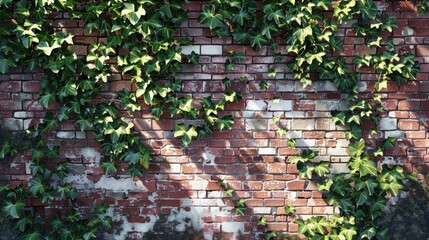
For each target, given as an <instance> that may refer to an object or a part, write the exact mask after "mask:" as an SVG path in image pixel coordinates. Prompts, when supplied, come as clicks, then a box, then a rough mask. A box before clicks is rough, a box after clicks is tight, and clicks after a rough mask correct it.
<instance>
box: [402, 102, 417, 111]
mask: <svg viewBox="0 0 429 240" xmlns="http://www.w3.org/2000/svg"><path fill="white" fill-rule="evenodd" d="M419 109H420V101H410V100H402V101H399V103H398V110H419Z"/></svg>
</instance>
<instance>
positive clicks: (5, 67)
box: [0, 58, 9, 73]
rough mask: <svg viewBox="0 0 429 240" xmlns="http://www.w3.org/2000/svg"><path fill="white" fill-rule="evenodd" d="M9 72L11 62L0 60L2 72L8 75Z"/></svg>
mask: <svg viewBox="0 0 429 240" xmlns="http://www.w3.org/2000/svg"><path fill="white" fill-rule="evenodd" d="M8 70H9V61H8V60H7V59H4V58H1V59H0V72H1V73H6V72H7V71H8Z"/></svg>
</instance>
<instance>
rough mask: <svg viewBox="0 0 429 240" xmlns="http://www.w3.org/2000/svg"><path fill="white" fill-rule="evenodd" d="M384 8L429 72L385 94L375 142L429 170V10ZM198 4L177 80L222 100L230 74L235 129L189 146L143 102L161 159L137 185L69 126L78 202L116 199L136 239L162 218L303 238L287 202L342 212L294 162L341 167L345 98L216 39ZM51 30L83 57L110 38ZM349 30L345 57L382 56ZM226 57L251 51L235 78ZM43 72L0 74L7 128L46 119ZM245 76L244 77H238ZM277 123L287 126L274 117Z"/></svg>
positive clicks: (231, 231)
mask: <svg viewBox="0 0 429 240" xmlns="http://www.w3.org/2000/svg"><path fill="white" fill-rule="evenodd" d="M385 4H387V6H386V9H388V10H389V9H390V11H391V9H394V11H398V12H397V13H398V14H397V21H398V23H400V24H398V25H399V28H398V29H396V30H395V32H394V36H392V37H393V42H394V44H396V45H397V48H398V49H409V50H410V49H411V50H412V51H413V52H415V54H416V60H418V61H419V62H420V64H421V67H422V68H421V70H422V72H421V73H420V74H419V75H418V79H417V80H416V81H413V82H411V83H408V84H405V85H403V86H400V87H398V86H396V85H394V84H393V85H389V89H388V90H386V91H385V92H384V93H383V105H384V107H385V108H386V109H387V111H388V112H387V113H386V115H385V118H383V119H382V120H381V125H380V127H379V130H380V131H379V135H378V136H379V137H380V138H384V137H389V136H395V137H399V138H401V141H400V142H401V145H400V146H399V145H398V147H397V148H395V149H392V150H390V151H388V152H387V153H386V156H385V157H386V158H387V157H389V159H392V160H393V161H396V162H401V163H402V164H404V166H406V167H407V168H408V169H412V170H416V169H418V168H420V169H426V171H427V169H428V168H429V158H428V157H427V156H426V155H427V152H428V150H429V139H428V137H429V136H428V134H427V131H428V128H429V103H428V100H427V99H428V94H429V45H428V39H429V26H428V21H427V18H428V16H429V15H428V14H426V15H423V16H417V15H416V14H415V13H414V12H413V11H414V7H413V5H412V2H411V1H408V2H403V1H400V2H393V3H387V2H386V3H385ZM389 4H390V5H389ZM202 5H204V1H203V2H201V1H193V0H191V1H189V3H187V4H185V5H184V7H185V8H186V9H187V10H188V11H189V16H190V19H189V21H188V22H186V23H184V24H183V25H182V27H181V28H180V29H179V31H178V33H177V35H180V37H187V38H189V39H190V40H193V42H194V43H193V45H191V46H185V47H183V49H182V53H184V54H190V53H191V52H192V51H194V52H196V53H199V54H201V56H200V64H198V65H185V66H184V68H183V70H184V71H183V73H181V74H180V75H179V76H178V78H179V79H181V80H183V86H182V92H183V93H185V94H187V95H189V96H191V95H192V97H193V98H199V99H200V98H201V96H202V95H203V93H204V94H205V93H209V94H212V95H213V96H215V97H219V96H223V95H222V92H223V91H224V90H225V86H224V85H223V83H222V80H223V79H224V78H225V77H229V78H234V79H235V82H234V84H233V86H232V87H231V88H230V89H229V90H236V91H242V93H243V100H242V101H241V102H240V103H237V104H229V105H227V106H226V111H227V113H228V114H232V115H234V116H235V118H236V119H235V124H234V126H233V129H232V130H231V131H223V132H216V133H215V134H214V135H212V136H207V137H204V138H203V139H201V140H195V141H193V142H192V143H191V144H190V146H189V147H186V148H185V147H183V146H182V145H181V142H180V140H178V139H174V138H173V136H172V130H173V127H174V125H175V123H176V122H177V119H172V118H170V117H169V114H165V117H163V118H162V120H155V119H154V118H153V117H152V116H151V115H150V114H149V112H148V108H147V106H142V109H143V110H142V111H141V112H139V113H137V114H138V115H136V116H140V117H137V118H136V119H134V123H135V125H136V129H137V130H138V131H141V135H142V141H143V142H144V143H145V144H147V145H148V146H151V147H153V153H154V155H153V159H154V160H153V161H152V163H151V165H150V168H149V169H148V170H146V172H145V173H144V175H143V176H142V177H138V178H135V179H131V178H130V177H129V176H128V175H127V174H126V168H127V166H126V165H125V164H124V165H121V166H120V168H119V169H120V170H119V172H118V173H117V175H116V176H107V177H106V176H102V175H103V174H102V169H101V167H100V166H99V163H100V161H102V158H103V156H102V155H101V154H100V152H101V149H100V145H99V143H98V142H96V141H95V136H94V134H93V133H91V132H80V131H78V128H76V127H74V126H73V122H68V123H64V124H63V125H62V126H61V127H60V128H59V129H58V131H57V132H54V133H52V134H51V135H49V138H50V141H54V142H57V143H59V144H61V146H62V150H61V156H62V157H63V158H64V160H65V161H69V163H70V169H71V170H73V173H74V175H72V176H69V177H68V179H69V180H70V181H71V182H75V187H77V188H79V189H81V190H82V191H81V194H80V196H79V198H78V201H77V203H78V204H80V205H81V206H82V207H88V206H94V204H99V203H102V202H104V203H107V204H110V206H111V208H112V209H113V211H112V212H113V215H115V216H116V218H115V219H121V221H124V222H126V223H128V224H133V226H135V228H133V229H132V228H130V227H129V228H125V229H128V230H129V231H130V233H127V234H126V236H130V237H131V236H132V234H133V233H135V232H133V231H138V229H146V227H143V226H145V225H143V224H145V223H150V222H153V221H156V219H157V218H156V217H155V216H156V215H158V214H167V215H168V214H171V215H170V216H191V217H192V222H195V223H198V224H196V225H197V226H199V227H200V229H199V230H201V231H202V232H205V233H211V234H212V235H211V236H213V237H214V238H219V239H220V238H222V237H223V238H225V239H234V238H235V237H237V236H238V235H237V234H238V233H237V232H236V230H237V229H238V230H240V232H241V234H242V236H244V237H247V238H248V239H260V238H261V239H262V238H263V237H262V235H263V231H264V229H262V228H260V227H258V226H257V225H256V220H255V219H257V218H258V217H260V216H266V217H267V220H268V227H267V228H268V229H270V230H278V231H287V232H290V233H294V232H297V225H296V224H293V223H292V221H293V219H291V218H290V217H286V216H285V214H284V210H282V209H283V206H284V205H285V204H288V205H294V206H296V208H297V211H298V214H302V215H327V214H333V213H334V212H335V209H334V208H333V207H332V206H329V205H328V204H327V203H326V202H325V201H324V200H323V199H322V194H321V193H320V192H317V189H315V187H314V185H312V183H310V182H309V181H308V180H305V179H300V178H298V176H297V169H296V166H295V165H293V164H291V163H290V161H289V159H290V157H291V156H294V155H297V154H298V153H299V152H300V151H301V150H302V149H306V148H308V147H311V148H314V149H316V150H317V151H319V152H320V154H321V156H320V158H321V159H323V160H327V161H332V162H335V165H334V166H333V167H332V168H333V169H332V170H333V171H335V172H342V171H344V170H345V166H346V161H347V159H348V158H347V151H348V150H347V141H346V140H345V136H344V132H343V130H344V129H343V128H338V127H335V126H334V125H333V123H332V122H331V121H330V111H331V110H334V109H343V108H344V102H345V101H344V99H341V97H344V96H342V95H341V94H340V93H338V90H337V89H336V88H335V87H334V85H333V84H332V83H330V82H325V81H322V80H316V81H315V82H314V85H313V86H311V87H308V88H306V89H304V88H302V87H301V84H300V83H299V81H297V80H294V79H292V77H291V76H290V74H289V73H288V72H287V68H285V66H284V64H279V63H274V60H273V58H272V56H270V54H271V53H270V51H271V50H270V49H269V47H268V46H263V47H262V48H261V49H260V50H257V51H255V50H253V49H252V48H250V47H248V46H245V45H238V44H236V43H233V41H232V40H231V38H225V39H218V38H214V37H213V36H212V35H211V34H210V31H209V29H208V28H206V27H204V26H202V25H200V24H198V23H197V17H198V13H199V11H201V8H202ZM53 24H54V25H55V26H57V28H58V29H61V30H62V31H63V32H71V33H73V34H75V35H76V36H75V38H74V40H75V43H76V46H75V47H73V50H75V51H76V52H77V55H79V56H85V55H86V54H87V49H88V46H89V45H90V44H91V43H94V42H97V41H103V39H102V38H101V37H98V36H97V34H96V33H94V32H93V33H91V34H90V33H88V32H87V31H86V30H84V29H83V28H82V27H81V25H82V23H80V22H77V21H75V20H70V19H62V17H61V16H58V19H55V20H54V21H53ZM342 30H343V31H344V33H346V35H347V36H346V37H345V40H344V43H345V48H344V51H343V52H341V53H338V54H339V55H342V56H351V55H352V54H366V53H374V52H373V51H374V49H370V48H367V47H366V46H364V40H363V39H362V38H356V37H354V35H353V34H352V32H351V31H350V29H342ZM227 50H235V51H237V52H243V53H245V55H246V58H245V61H244V62H243V63H240V64H237V65H236V67H235V69H234V70H233V71H232V72H231V73H225V70H224V62H225V60H226V59H227V58H226V56H224V53H225V52H226V51H227ZM285 59H286V58H285ZM272 68H275V69H276V72H277V77H276V79H275V80H270V81H269V83H270V86H269V90H267V91H265V90H261V89H260V88H259V87H258V85H259V83H260V82H261V81H262V80H264V79H265V78H266V77H267V74H268V71H269V69H272ZM41 76H42V73H40V72H37V71H35V72H31V73H25V72H15V71H14V73H13V74H6V75H0V123H1V125H2V126H3V127H8V128H10V129H11V130H13V131H18V130H24V129H25V128H27V127H28V126H31V125H34V124H36V123H37V122H38V121H39V120H40V119H41V118H43V116H44V114H45V110H44V109H43V107H42V105H41V104H39V103H37V98H38V96H39V95H38V94H39V93H38V91H39V89H40V78H41ZM242 76H245V77H247V78H248V81H247V82H246V81H239V80H238V79H239V78H240V77H242ZM376 77H377V75H375V74H374V73H373V72H371V71H364V72H363V74H362V75H361V81H362V83H361V85H360V91H362V93H369V92H371V91H372V90H373V86H374V81H375V80H376ZM124 88H128V89H131V85H130V84H129V81H128V80H127V79H126V77H125V78H122V77H121V76H120V75H117V74H115V75H114V76H112V79H111V80H110V83H109V87H108V88H106V89H104V92H102V93H101V97H100V98H103V96H110V95H109V94H108V91H119V90H122V89H124ZM103 94H104V95H103ZM274 97H276V98H279V99H280V100H279V102H273V101H272V99H273V98H274ZM107 98H109V99H110V97H107ZM107 98H106V99H107ZM273 117H278V118H279V119H280V121H279V122H274V121H273V120H272V118H273ZM279 127H285V128H288V129H289V131H288V133H287V135H286V136H285V137H283V138H277V137H276V130H277V129H278V128H279ZM288 138H297V146H298V147H297V148H289V147H287V139H288ZM398 144H399V143H398ZM28 160H29V156H28V155H24V156H21V157H16V158H14V159H11V160H9V161H7V162H1V161H0V184H1V183H4V182H8V181H11V182H12V184H13V185H17V184H19V183H24V184H26V182H27V180H28V179H29V178H30V172H29V168H28V163H27V162H28ZM219 179H224V180H226V181H227V183H228V186H229V187H230V188H232V189H234V190H235V194H236V195H237V196H239V197H242V198H245V199H246V201H247V202H246V203H247V205H248V206H249V209H248V211H247V212H246V214H245V216H243V217H241V216H237V215H236V214H235V213H234V211H233V202H231V199H230V198H228V197H226V196H225V195H224V194H223V193H222V189H221V188H220V187H219V185H218V184H217V181H218V180H219ZM33 205H37V201H33ZM58 205H59V206H61V203H58ZM48 210H49V209H47V210H46V212H48ZM174 213H176V215H174ZM139 224H141V225H139ZM139 226H142V227H139ZM128 230H126V231H128Z"/></svg>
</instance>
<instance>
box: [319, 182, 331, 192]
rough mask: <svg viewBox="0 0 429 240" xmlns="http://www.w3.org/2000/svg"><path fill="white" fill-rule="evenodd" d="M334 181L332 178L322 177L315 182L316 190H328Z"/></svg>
mask: <svg viewBox="0 0 429 240" xmlns="http://www.w3.org/2000/svg"><path fill="white" fill-rule="evenodd" d="M333 183H334V181H332V179H324V180H321V181H318V182H317V191H329V190H330V189H331V186H332V184H333Z"/></svg>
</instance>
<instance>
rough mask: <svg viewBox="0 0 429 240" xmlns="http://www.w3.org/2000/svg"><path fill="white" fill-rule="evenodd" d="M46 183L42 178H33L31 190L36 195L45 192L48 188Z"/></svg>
mask: <svg viewBox="0 0 429 240" xmlns="http://www.w3.org/2000/svg"><path fill="white" fill-rule="evenodd" d="M47 187H48V186H47V185H46V183H44V182H43V180H42V179H41V178H32V179H31V180H30V191H31V192H32V193H33V194H34V195H38V194H43V193H45V191H46V190H47Z"/></svg>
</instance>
